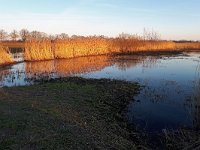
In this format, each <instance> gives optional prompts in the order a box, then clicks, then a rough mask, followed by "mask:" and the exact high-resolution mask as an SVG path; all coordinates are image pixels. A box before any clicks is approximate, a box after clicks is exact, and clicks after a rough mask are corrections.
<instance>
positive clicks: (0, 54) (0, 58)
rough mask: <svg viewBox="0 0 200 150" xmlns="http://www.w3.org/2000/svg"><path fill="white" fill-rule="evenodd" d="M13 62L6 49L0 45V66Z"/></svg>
mask: <svg viewBox="0 0 200 150" xmlns="http://www.w3.org/2000/svg"><path fill="white" fill-rule="evenodd" d="M13 62H14V60H13V58H12V56H11V55H10V54H9V52H8V49H7V48H5V47H2V46H1V45H0V65H3V64H10V63H13Z"/></svg>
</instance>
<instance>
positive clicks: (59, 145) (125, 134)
mask: <svg viewBox="0 0 200 150" xmlns="http://www.w3.org/2000/svg"><path fill="white" fill-rule="evenodd" d="M138 88H139V86H138V85H137V84H133V83H127V82H122V81H111V80H106V79H102V80H93V79H88V80H87V79H82V78H68V79H60V80H53V81H50V82H44V83H41V84H39V85H34V86H24V87H12V88H1V89H0V113H1V115H0V120H1V122H0V149H135V148H137V146H138V145H140V144H141V143H140V142H138V141H141V140H139V138H138V136H137V134H136V133H135V132H134V131H133V130H132V131H129V130H128V129H127V124H126V122H125V121H124V120H123V118H124V117H123V111H124V109H125V108H126V106H127V104H128V103H129V102H130V101H131V100H133V96H134V95H135V94H136V93H137V92H138Z"/></svg>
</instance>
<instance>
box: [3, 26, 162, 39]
mask: <svg viewBox="0 0 200 150" xmlns="http://www.w3.org/2000/svg"><path fill="white" fill-rule="evenodd" d="M77 38H108V37H106V36H104V35H101V36H96V35H94V36H87V37H85V36H79V35H72V36H69V35H68V34H66V33H61V34H56V35H49V34H47V33H45V32H40V31H29V30H27V29H22V30H20V31H17V30H13V31H12V32H10V33H8V32H6V31H5V30H3V29H1V30H0V41H26V40H43V39H48V40H57V39H61V40H66V39H77ZM116 39H124V40H126V39H134V40H136V39H137V40H154V41H155V40H156V41H157V40H160V34H158V33H157V32H155V31H154V30H151V31H150V30H146V29H144V32H143V35H142V36H140V35H137V34H126V33H121V34H119V36H118V37H116Z"/></svg>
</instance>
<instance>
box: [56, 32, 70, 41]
mask: <svg viewBox="0 0 200 150" xmlns="http://www.w3.org/2000/svg"><path fill="white" fill-rule="evenodd" d="M58 38H59V39H63V40H65V39H68V38H69V35H68V34H66V33H61V34H60V35H58Z"/></svg>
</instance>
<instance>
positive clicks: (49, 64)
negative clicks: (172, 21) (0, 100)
mask: <svg viewBox="0 0 200 150" xmlns="http://www.w3.org/2000/svg"><path fill="white" fill-rule="evenodd" d="M18 59H19V58H18ZM68 76H81V77H85V78H97V79H99V78H109V79H120V80H126V81H131V82H138V83H140V85H142V86H143V87H142V89H141V92H140V94H138V95H137V96H135V97H134V101H132V102H131V103H130V104H129V106H128V113H127V117H128V119H129V121H130V123H131V124H134V125H135V126H137V127H138V128H140V129H143V130H146V131H148V132H160V131H162V129H164V128H169V129H178V128H180V127H191V128H199V127H200V52H199V53H198V52H191V53H184V54H179V55H168V56H166V55H159V56H140V55H132V56H116V57H114V58H111V57H107V56H95V57H82V58H75V59H68V60H65V59H63V60H52V61H42V62H23V63H18V64H15V65H12V66H7V67H4V68H0V87H3V86H9V87H10V86H20V85H28V84H33V81H34V80H35V79H40V78H46V79H49V78H58V77H68Z"/></svg>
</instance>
